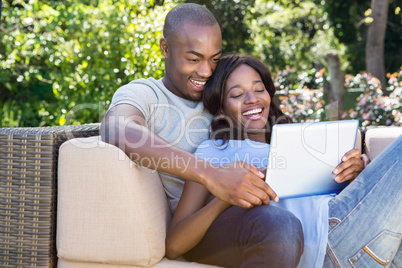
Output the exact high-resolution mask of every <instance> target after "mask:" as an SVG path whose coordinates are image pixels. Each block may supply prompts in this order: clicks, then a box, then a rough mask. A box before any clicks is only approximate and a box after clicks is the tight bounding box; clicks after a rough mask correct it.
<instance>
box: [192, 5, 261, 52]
mask: <svg viewBox="0 0 402 268" xmlns="http://www.w3.org/2000/svg"><path fill="white" fill-rule="evenodd" d="M185 2H186V3H197V4H200V5H204V6H205V7H206V8H208V9H209V10H211V12H212V13H213V14H214V16H215V18H216V20H217V21H218V23H219V25H220V26H221V30H222V49H223V51H224V53H251V52H252V51H253V47H254V45H253V44H252V43H250V42H246V41H247V40H250V35H251V31H250V29H249V28H248V25H247V19H248V16H249V14H250V12H251V11H250V8H251V7H253V6H255V2H256V1H255V0H242V1H238V0H237V1H227V0H212V1H210V0H188V1H185Z"/></svg>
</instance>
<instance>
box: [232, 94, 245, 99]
mask: <svg viewBox="0 0 402 268" xmlns="http://www.w3.org/2000/svg"><path fill="white" fill-rule="evenodd" d="M241 95H243V94H235V95H232V96H231V97H232V98H234V99H236V98H239V97H241Z"/></svg>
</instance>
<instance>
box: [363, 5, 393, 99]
mask: <svg viewBox="0 0 402 268" xmlns="http://www.w3.org/2000/svg"><path fill="white" fill-rule="evenodd" d="M388 6H389V2H388V1H385V0H371V10H372V17H371V18H372V20H371V21H369V25H368V31H367V40H366V70H367V72H368V73H371V74H372V75H374V76H375V77H377V78H378V79H380V81H381V88H382V90H383V91H384V93H385V92H386V87H387V81H386V77H385V67H384V40H385V32H386V28H387V18H388Z"/></svg>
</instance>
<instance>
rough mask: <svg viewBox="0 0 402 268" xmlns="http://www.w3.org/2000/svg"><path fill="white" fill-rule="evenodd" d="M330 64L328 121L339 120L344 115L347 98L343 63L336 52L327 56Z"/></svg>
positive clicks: (326, 58)
mask: <svg viewBox="0 0 402 268" xmlns="http://www.w3.org/2000/svg"><path fill="white" fill-rule="evenodd" d="M325 60H326V61H327V64H328V72H329V77H330V79H331V81H330V85H331V86H330V88H329V90H328V101H329V104H328V105H327V106H326V111H327V115H326V116H327V119H335V120H336V119H339V118H340V115H341V114H342V113H343V102H344V96H345V87H344V83H345V76H344V74H343V73H342V71H341V63H340V61H339V57H338V53H337V52H336V51H329V52H327V54H326V55H325Z"/></svg>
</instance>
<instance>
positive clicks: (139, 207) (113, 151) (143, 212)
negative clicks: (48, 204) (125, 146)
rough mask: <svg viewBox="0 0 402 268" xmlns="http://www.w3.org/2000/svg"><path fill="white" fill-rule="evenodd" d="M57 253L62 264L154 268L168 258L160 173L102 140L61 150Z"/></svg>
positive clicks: (69, 144)
mask: <svg viewBox="0 0 402 268" xmlns="http://www.w3.org/2000/svg"><path fill="white" fill-rule="evenodd" d="M59 154H60V155H59V165H58V167H59V170H58V204H57V242H56V243H57V251H58V257H59V259H62V260H67V261H73V262H84V263H85V262H93V263H104V264H113V265H138V266H152V265H154V264H156V263H158V262H159V261H160V260H161V259H162V258H163V257H164V255H165V237H166V229H167V224H168V223H169V221H170V219H171V215H170V212H169V209H168V205H167V200H166V195H165V192H164V190H163V187H162V183H161V181H160V179H159V175H158V173H157V172H155V171H151V170H149V169H146V168H143V167H140V166H137V165H136V164H135V163H133V162H132V161H131V160H130V159H129V158H128V157H127V156H126V155H125V154H124V153H123V151H121V150H120V149H119V148H117V147H115V146H113V145H110V144H106V143H104V142H102V141H100V138H99V137H90V138H80V139H72V140H69V141H67V142H65V143H63V144H62V146H61V147H60V150H59Z"/></svg>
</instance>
